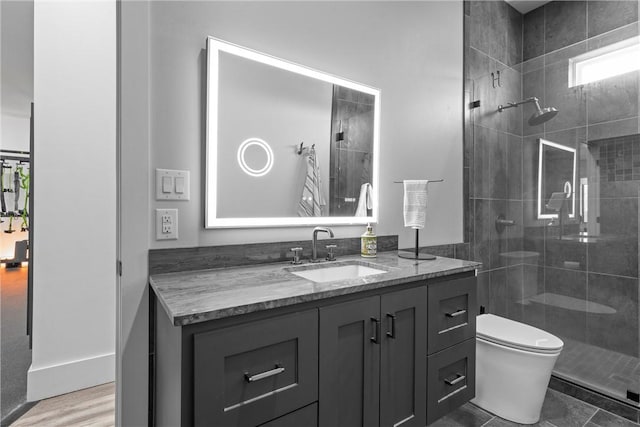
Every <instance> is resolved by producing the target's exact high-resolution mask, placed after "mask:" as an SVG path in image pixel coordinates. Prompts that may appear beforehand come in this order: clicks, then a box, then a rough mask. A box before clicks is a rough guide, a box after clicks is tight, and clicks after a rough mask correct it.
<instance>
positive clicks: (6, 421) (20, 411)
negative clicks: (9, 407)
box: [0, 401, 38, 427]
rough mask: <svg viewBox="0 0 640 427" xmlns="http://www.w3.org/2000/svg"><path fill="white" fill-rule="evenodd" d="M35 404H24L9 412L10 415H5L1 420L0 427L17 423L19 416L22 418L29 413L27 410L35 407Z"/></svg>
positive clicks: (7, 426)
mask: <svg viewBox="0 0 640 427" xmlns="http://www.w3.org/2000/svg"><path fill="white" fill-rule="evenodd" d="M37 403H38V401H36V402H25V403H23V404H22V405H20V406H18V407H17V408H16V409H14V410H13V411H11V413H10V414H9V415H7V416H6V417H4V418H3V419H2V422H0V427H9V426H10V425H11V424H13V423H15V422H16V421H18V419H19V418H20V417H21V416H23V415H24V414H26V413H27V412H29V409H31V408H33V407H34V406H36V404H37Z"/></svg>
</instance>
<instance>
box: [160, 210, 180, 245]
mask: <svg viewBox="0 0 640 427" xmlns="http://www.w3.org/2000/svg"><path fill="white" fill-rule="evenodd" d="M177 238H178V210H177V209H156V240H175V239H177Z"/></svg>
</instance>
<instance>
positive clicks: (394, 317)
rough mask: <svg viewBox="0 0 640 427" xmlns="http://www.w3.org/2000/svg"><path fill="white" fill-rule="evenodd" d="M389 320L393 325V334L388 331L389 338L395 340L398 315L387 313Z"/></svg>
mask: <svg viewBox="0 0 640 427" xmlns="http://www.w3.org/2000/svg"><path fill="white" fill-rule="evenodd" d="M387 318H388V319H389V322H390V323H391V332H389V331H387V336H388V337H389V338H394V339H395V337H396V315H395V314H391V313H387Z"/></svg>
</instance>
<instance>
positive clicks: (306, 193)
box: [298, 148, 327, 216]
mask: <svg viewBox="0 0 640 427" xmlns="http://www.w3.org/2000/svg"><path fill="white" fill-rule="evenodd" d="M305 160H306V162H307V173H306V175H305V179H304V186H303V187H302V196H301V197H300V202H299V203H298V216H322V207H323V206H325V205H326V204H327V203H326V202H325V199H324V196H323V195H322V191H321V190H320V183H321V181H320V165H319V164H318V156H317V155H316V150H315V149H313V148H311V149H310V150H309V154H308V155H307V156H306V157H305Z"/></svg>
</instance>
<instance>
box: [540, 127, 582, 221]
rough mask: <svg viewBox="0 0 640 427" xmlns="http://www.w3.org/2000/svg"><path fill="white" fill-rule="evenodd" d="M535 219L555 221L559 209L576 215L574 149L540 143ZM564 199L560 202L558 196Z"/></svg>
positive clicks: (541, 140) (571, 216) (547, 142)
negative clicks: (536, 212)
mask: <svg viewBox="0 0 640 427" xmlns="http://www.w3.org/2000/svg"><path fill="white" fill-rule="evenodd" d="M539 144H540V147H539V155H538V218H557V217H558V211H559V210H560V209H566V210H567V212H568V214H569V217H570V218H573V217H574V216H575V183H576V150H575V148H571V147H567V146H565V145H561V144H557V143H555V142H551V141H547V140H545V139H540V140H539ZM562 194H564V197H562V198H563V199H564V200H560V196H561V195H562Z"/></svg>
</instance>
